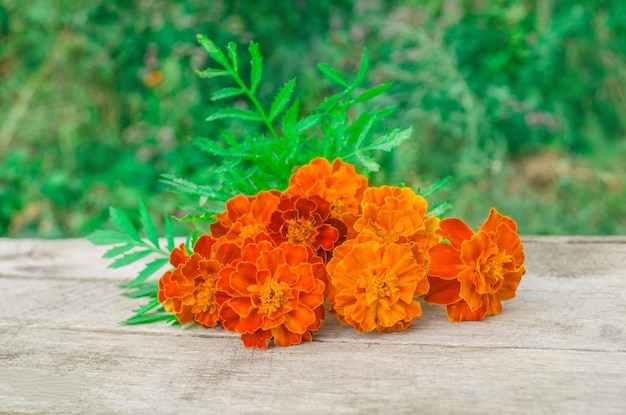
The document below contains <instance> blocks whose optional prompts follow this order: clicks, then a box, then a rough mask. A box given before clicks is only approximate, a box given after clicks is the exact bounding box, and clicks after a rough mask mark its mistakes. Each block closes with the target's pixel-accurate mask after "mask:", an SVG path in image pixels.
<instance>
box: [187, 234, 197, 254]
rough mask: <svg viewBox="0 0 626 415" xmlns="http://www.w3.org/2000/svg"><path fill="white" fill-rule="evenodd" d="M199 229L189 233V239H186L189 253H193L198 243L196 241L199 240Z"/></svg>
mask: <svg viewBox="0 0 626 415" xmlns="http://www.w3.org/2000/svg"><path fill="white" fill-rule="evenodd" d="M198 237H199V235H198V231H197V230H194V231H193V232H191V233H190V234H189V235H187V239H186V240H185V247H186V248H187V251H188V252H189V254H192V253H193V247H194V246H195V245H196V241H197V240H198Z"/></svg>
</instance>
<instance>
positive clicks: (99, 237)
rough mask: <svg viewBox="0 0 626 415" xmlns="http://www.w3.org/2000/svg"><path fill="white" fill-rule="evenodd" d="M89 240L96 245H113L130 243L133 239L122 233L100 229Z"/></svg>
mask: <svg viewBox="0 0 626 415" xmlns="http://www.w3.org/2000/svg"><path fill="white" fill-rule="evenodd" d="M87 240H88V241H89V242H91V243H92V244H94V245H113V244H119V243H124V242H129V241H131V240H132V239H131V238H130V237H129V236H128V235H125V234H123V233H121V232H118V231H109V230H102V229H98V230H96V231H94V232H92V233H91V234H89V235H88V236H87Z"/></svg>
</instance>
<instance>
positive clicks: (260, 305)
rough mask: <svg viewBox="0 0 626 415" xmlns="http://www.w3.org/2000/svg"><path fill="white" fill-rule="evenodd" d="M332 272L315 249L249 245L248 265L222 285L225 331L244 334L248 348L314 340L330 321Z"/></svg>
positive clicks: (227, 272)
mask: <svg viewBox="0 0 626 415" xmlns="http://www.w3.org/2000/svg"><path fill="white" fill-rule="evenodd" d="M324 279H326V270H325V268H324V264H323V263H322V260H321V259H320V258H319V257H318V256H316V255H315V254H314V253H313V251H312V250H311V248H308V247H305V246H302V245H299V246H296V245H293V244H291V243H289V242H285V243H283V244H282V245H280V246H279V247H274V246H273V244H272V243H271V242H269V241H261V242H258V243H249V244H248V245H246V246H245V248H244V249H243V254H242V260H241V261H239V262H237V263H236V264H232V265H231V266H228V267H226V268H224V269H223V270H222V271H221V272H220V279H219V280H218V285H219V288H220V289H221V290H222V291H224V292H225V293H226V295H227V297H223V298H222V299H221V301H222V303H221V305H222V307H221V311H220V317H221V319H222V326H223V327H224V328H225V329H227V330H229V331H234V332H236V333H240V334H241V340H242V341H243V344H244V345H245V346H246V347H258V348H260V349H266V348H267V347H268V344H267V342H268V341H269V340H270V339H274V344H276V345H277V346H290V345H293V344H300V343H301V342H302V340H303V339H304V340H307V341H311V340H312V336H311V332H313V331H316V330H317V329H318V328H319V327H320V324H321V322H322V320H323V319H324V315H325V314H324V290H325V286H324V283H323V282H322V281H323V280H324Z"/></svg>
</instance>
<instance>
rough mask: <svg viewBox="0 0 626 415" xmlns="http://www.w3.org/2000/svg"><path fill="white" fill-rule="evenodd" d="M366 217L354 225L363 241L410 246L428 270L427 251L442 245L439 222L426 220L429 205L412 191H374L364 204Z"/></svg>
mask: <svg viewBox="0 0 626 415" xmlns="http://www.w3.org/2000/svg"><path fill="white" fill-rule="evenodd" d="M361 205H362V208H363V214H362V215H361V217H360V218H358V219H357V221H356V222H355V223H354V230H355V231H356V232H357V237H358V239H359V240H360V241H364V240H378V241H381V242H383V243H399V244H409V245H410V246H411V248H412V249H413V253H414V255H415V257H416V260H417V261H418V263H420V264H422V265H423V266H426V263H427V250H428V249H429V248H430V247H431V246H433V245H434V244H436V243H437V242H439V241H440V240H441V237H440V236H439V235H437V234H436V233H435V231H436V230H437V229H438V227H439V219H438V218H437V217H436V216H435V215H432V216H426V214H427V211H428V202H426V199H424V198H423V197H422V196H419V195H417V194H415V192H414V191H413V190H411V189H410V188H408V187H404V188H400V187H396V186H381V187H370V188H368V189H367V190H366V191H365V194H364V195H363V201H362V202H361Z"/></svg>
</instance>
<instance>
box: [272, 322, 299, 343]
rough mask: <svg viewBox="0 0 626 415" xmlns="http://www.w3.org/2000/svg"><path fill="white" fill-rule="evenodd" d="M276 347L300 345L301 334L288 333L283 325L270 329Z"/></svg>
mask: <svg viewBox="0 0 626 415" xmlns="http://www.w3.org/2000/svg"><path fill="white" fill-rule="evenodd" d="M272 335H273V336H274V344H276V346H291V345H294V344H300V343H302V334H298V333H293V332H291V331H289V330H288V329H287V328H286V327H285V326H284V325H283V326H278V327H274V328H273V329H272Z"/></svg>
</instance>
